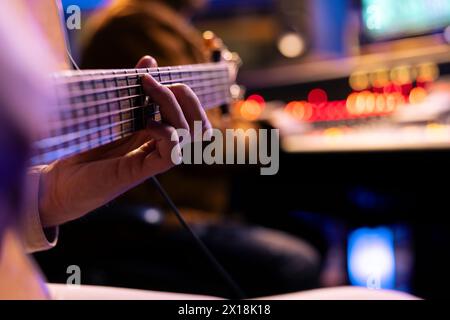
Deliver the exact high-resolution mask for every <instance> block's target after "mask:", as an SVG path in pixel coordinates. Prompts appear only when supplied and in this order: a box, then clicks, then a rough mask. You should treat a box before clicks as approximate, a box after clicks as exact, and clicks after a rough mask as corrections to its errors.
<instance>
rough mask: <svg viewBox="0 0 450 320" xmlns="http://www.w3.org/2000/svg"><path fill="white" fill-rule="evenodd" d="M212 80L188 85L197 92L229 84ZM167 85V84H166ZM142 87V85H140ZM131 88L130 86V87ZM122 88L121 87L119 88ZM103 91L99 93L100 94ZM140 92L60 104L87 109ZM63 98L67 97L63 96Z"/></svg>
mask: <svg viewBox="0 0 450 320" xmlns="http://www.w3.org/2000/svg"><path fill="white" fill-rule="evenodd" d="M211 80H216V81H215V82H212V81H209V80H208V81H204V82H202V83H197V84H192V85H188V87H190V88H191V89H193V91H194V92H195V89H196V88H202V89H208V87H215V86H219V85H220V86H225V85H227V86H229V82H228V81H220V80H222V78H216V79H211ZM171 84H177V82H176V81H174V82H173V83H171ZM164 85H166V84H164ZM140 87H141V88H142V86H140ZM129 89H130V88H129ZM118 90H120V89H118ZM123 90H125V89H123ZM100 94H102V93H99V95H100ZM104 94H107V92H105V93H104ZM88 95H89V94H87V95H85V96H81V97H80V99H81V98H83V97H84V98H86V96H88ZM138 96H139V94H135V95H129V94H128V95H127V96H119V97H115V98H110V99H103V100H95V99H94V100H92V101H87V102H86V101H80V102H75V103H70V102H69V103H61V104H60V108H62V109H68V110H69V109H70V111H76V110H79V109H85V108H89V107H95V106H99V105H102V104H108V103H113V102H120V101H123V100H126V99H128V98H135V97H138ZM63 99H65V98H64V97H63Z"/></svg>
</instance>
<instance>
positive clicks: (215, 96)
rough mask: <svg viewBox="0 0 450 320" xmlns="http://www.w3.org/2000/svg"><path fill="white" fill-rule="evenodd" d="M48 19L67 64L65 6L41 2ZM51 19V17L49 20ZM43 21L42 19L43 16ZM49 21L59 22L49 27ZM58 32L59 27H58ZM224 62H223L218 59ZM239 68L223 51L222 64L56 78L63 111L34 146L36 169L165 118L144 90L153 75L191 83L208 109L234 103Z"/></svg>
mask: <svg viewBox="0 0 450 320" xmlns="http://www.w3.org/2000/svg"><path fill="white" fill-rule="evenodd" d="M39 3H40V4H39V10H38V11H40V12H41V13H42V12H43V10H44V11H45V14H46V15H47V17H46V18H45V19H42V15H39V16H40V17H41V19H40V21H45V22H46V24H44V25H42V26H43V27H44V28H45V29H46V31H49V32H48V35H49V39H50V40H51V42H52V45H53V47H54V49H55V51H56V52H57V55H58V56H59V57H60V64H61V65H64V63H65V62H66V61H67V59H66V57H65V56H66V51H65V49H64V45H62V44H61V43H62V42H64V38H65V37H64V34H65V32H64V29H63V28H61V26H60V25H61V24H60V25H59V26H58V28H56V25H55V23H56V22H61V18H60V17H61V6H60V5H59V2H57V1H55V0H45V1H39ZM48 15H50V17H49V16H48ZM38 18H39V17H38ZM48 21H53V22H55V23H54V24H53V25H49V23H48ZM55 28H56V29H55ZM216 56H217V55H216ZM218 60H219V59H218ZM238 66H239V58H238V57H237V56H236V55H235V54H231V53H230V52H228V51H223V52H221V54H220V61H217V62H212V63H206V64H197V65H185V66H175V67H162V68H153V69H118V70H87V71H79V70H64V71H60V72H57V73H54V74H52V75H51V77H52V81H53V84H54V90H55V95H56V97H57V113H56V114H55V116H53V117H52V119H51V120H50V123H49V130H48V133H47V134H46V136H44V137H41V138H40V139H39V140H38V141H36V143H35V144H34V153H33V157H32V159H31V164H32V165H38V164H48V163H50V162H53V161H55V160H57V159H62V158H65V157H68V156H71V155H74V154H78V153H81V152H84V151H88V150H91V149H94V148H97V147H100V146H103V145H105V144H108V143H111V142H114V141H117V140H120V139H123V138H125V137H127V136H129V135H131V134H133V133H135V132H136V131H139V130H142V129H143V128H145V126H146V123H147V121H148V120H160V113H159V106H157V105H156V104H154V103H152V101H151V100H149V99H148V97H146V96H145V94H144V92H143V87H142V84H141V77H142V76H143V75H144V74H150V75H151V76H153V77H154V78H155V79H156V80H157V81H158V82H160V83H161V84H163V85H172V84H185V85H187V86H189V87H190V88H191V89H192V90H193V91H194V92H195V93H196V95H197V96H198V98H199V100H200V102H201V104H202V106H203V108H204V109H205V110H208V109H211V108H214V107H218V106H223V105H226V104H229V103H230V102H231V100H232V98H233V97H232V94H231V91H232V90H231V88H232V86H234V85H235V79H236V75H237V70H238Z"/></svg>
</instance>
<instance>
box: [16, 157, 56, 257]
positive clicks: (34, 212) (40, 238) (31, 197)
mask: <svg viewBox="0 0 450 320" xmlns="http://www.w3.org/2000/svg"><path fill="white" fill-rule="evenodd" d="M45 168H46V166H37V167H32V168H30V169H29V170H28V174H27V180H26V196H25V207H24V211H25V212H24V218H23V227H22V230H23V238H24V244H25V248H26V250H27V252H29V253H31V252H37V251H44V250H48V249H51V248H53V247H55V246H56V243H57V241H58V233H59V228H58V227H52V228H44V227H43V225H42V222H41V217H40V214H39V181H40V177H41V173H42V171H43V170H44V169H45Z"/></svg>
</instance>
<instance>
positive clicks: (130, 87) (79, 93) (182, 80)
mask: <svg viewBox="0 0 450 320" xmlns="http://www.w3.org/2000/svg"><path fill="white" fill-rule="evenodd" d="M215 79H217V80H219V79H224V77H223V76H221V75H218V76H216V77H199V78H182V79H173V80H171V81H162V82H160V84H162V85H170V84H176V83H185V82H189V81H197V80H215ZM102 80H103V81H105V79H102ZM224 81H225V80H224ZM226 81H228V80H226ZM80 83H81V82H80ZM63 84H64V83H63ZM140 86H141V85H140V84H137V85H130V86H120V87H110V88H107V87H105V89H99V90H97V89H96V90H86V91H78V92H70V93H71V94H70V95H68V96H67V97H66V98H74V97H78V96H80V95H91V94H100V93H107V92H111V91H118V90H126V89H132V88H139V87H140Z"/></svg>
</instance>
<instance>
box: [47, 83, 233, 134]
mask: <svg viewBox="0 0 450 320" xmlns="http://www.w3.org/2000/svg"><path fill="white" fill-rule="evenodd" d="M227 89H228V88H227V87H226V86H225V84H220V85H216V86H211V87H210V88H204V89H203V90H196V91H195V90H194V92H195V93H196V95H197V96H198V97H199V100H200V102H201V104H202V107H203V108H204V109H205V110H208V109H209V108H210V107H213V106H215V105H213V103H219V104H220V102H226V101H223V100H227V98H228V97H229V94H228V92H227ZM210 96H211V97H212V98H209V99H208V97H210ZM143 97H145V95H143V94H142V95H141V94H140V95H134V96H128V97H122V101H124V100H131V99H135V98H143ZM111 102H117V101H116V100H114V101H110V102H105V101H98V104H96V105H93V106H91V107H92V108H93V107H97V108H98V107H100V106H103V105H104V106H105V107H108V106H107V105H108V103H111ZM130 103H131V101H130ZM138 107H139V106H135V107H127V108H123V109H117V110H112V111H108V112H102V113H97V114H94V115H88V116H82V117H78V118H72V119H58V120H56V121H51V122H50V126H51V130H62V129H65V128H66V127H68V126H76V125H82V124H86V123H88V122H92V121H96V120H100V119H103V118H105V117H108V116H113V115H117V114H120V113H124V112H130V111H133V110H136V109H137V108H138ZM86 108H88V107H85V108H80V109H73V110H72V109H67V110H61V111H63V112H75V111H77V110H78V111H80V110H83V109H86ZM119 108H120V107H119Z"/></svg>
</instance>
